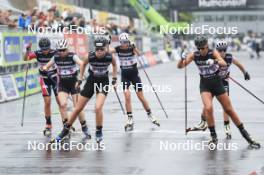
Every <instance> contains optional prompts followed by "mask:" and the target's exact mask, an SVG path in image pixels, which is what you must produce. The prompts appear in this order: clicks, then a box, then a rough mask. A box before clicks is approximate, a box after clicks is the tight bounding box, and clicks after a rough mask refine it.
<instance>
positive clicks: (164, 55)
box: [158, 50, 170, 63]
mask: <svg viewBox="0 0 264 175" xmlns="http://www.w3.org/2000/svg"><path fill="white" fill-rule="evenodd" d="M158 56H159V58H160V59H161V61H162V62H163V63H167V62H170V59H169V57H168V54H167V53H166V51H165V50H160V51H159V52H158Z"/></svg>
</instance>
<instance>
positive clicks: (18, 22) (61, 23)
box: [0, 5, 136, 34]
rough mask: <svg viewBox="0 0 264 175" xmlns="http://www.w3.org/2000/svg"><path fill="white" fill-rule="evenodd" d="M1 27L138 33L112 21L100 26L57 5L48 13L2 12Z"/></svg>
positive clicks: (130, 26)
mask: <svg viewBox="0 0 264 175" xmlns="http://www.w3.org/2000/svg"><path fill="white" fill-rule="evenodd" d="M131 24H132V23H131ZM0 25H5V26H8V28H20V29H24V30H27V29H28V27H31V28H34V29H38V28H42V29H43V28H45V27H51V28H53V29H57V30H61V29H63V28H64V27H68V28H69V27H70V26H71V28H74V27H82V28H86V27H87V28H96V27H104V28H106V29H107V30H108V31H109V32H110V33H111V34H120V33H121V32H127V33H135V32H136V31H135V29H134V27H133V26H132V25H128V26H124V25H122V26H118V25H116V24H115V23H114V22H111V21H109V22H108V23H107V24H100V23H98V21H97V20H96V19H90V20H89V21H88V20H87V19H85V17H84V16H83V15H82V14H80V13H78V12H72V11H71V10H70V9H67V8H65V9H64V10H63V11H62V12H60V11H59V10H58V8H57V6H56V5H53V6H52V7H51V8H50V9H48V10H47V11H41V10H39V9H38V8H37V7H35V8H33V9H31V10H27V11H25V12H23V13H18V12H16V13H15V12H13V11H12V10H2V11H0Z"/></svg>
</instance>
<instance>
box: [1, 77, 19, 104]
mask: <svg viewBox="0 0 264 175" xmlns="http://www.w3.org/2000/svg"><path fill="white" fill-rule="evenodd" d="M2 84H3V87H4V92H5V96H6V98H7V100H12V99H16V98H18V97H19V95H18V92H17V88H16V85H15V81H14V78H13V76H12V75H10V74H9V75H3V76H2Z"/></svg>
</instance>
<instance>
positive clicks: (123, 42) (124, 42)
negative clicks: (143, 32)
mask: <svg viewBox="0 0 264 175" xmlns="http://www.w3.org/2000/svg"><path fill="white" fill-rule="evenodd" d="M120 43H121V44H128V43H129V41H120Z"/></svg>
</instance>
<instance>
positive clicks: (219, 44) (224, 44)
mask: <svg viewBox="0 0 264 175" xmlns="http://www.w3.org/2000/svg"><path fill="white" fill-rule="evenodd" d="M227 46H228V44H227V42H226V41H218V42H217V43H216V49H227Z"/></svg>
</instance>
